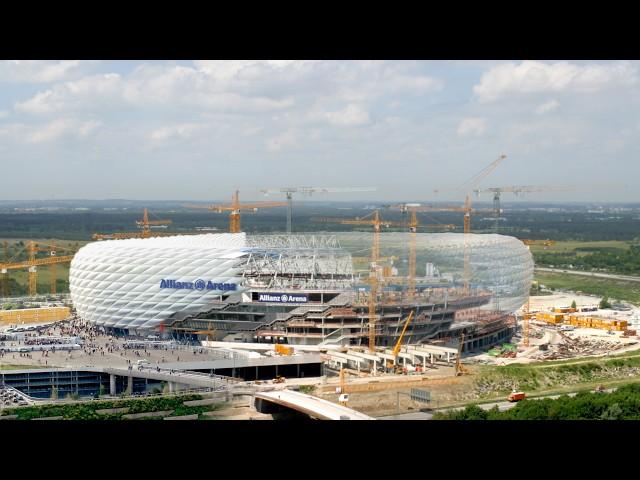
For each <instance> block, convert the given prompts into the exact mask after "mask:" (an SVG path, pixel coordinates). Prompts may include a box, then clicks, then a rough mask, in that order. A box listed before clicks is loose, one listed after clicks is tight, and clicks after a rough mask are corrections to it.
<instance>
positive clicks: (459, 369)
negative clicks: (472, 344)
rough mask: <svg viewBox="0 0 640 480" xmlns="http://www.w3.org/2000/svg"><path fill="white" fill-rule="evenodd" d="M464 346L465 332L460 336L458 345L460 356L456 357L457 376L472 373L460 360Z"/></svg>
mask: <svg viewBox="0 0 640 480" xmlns="http://www.w3.org/2000/svg"><path fill="white" fill-rule="evenodd" d="M463 346H464V332H462V333H461V334H460V343H459V344H458V354H457V355H456V369H455V376H456V377H458V376H460V375H465V374H468V373H471V372H470V371H469V369H468V368H467V367H465V366H464V365H463V364H462V362H461V361H460V358H461V356H462V347H463Z"/></svg>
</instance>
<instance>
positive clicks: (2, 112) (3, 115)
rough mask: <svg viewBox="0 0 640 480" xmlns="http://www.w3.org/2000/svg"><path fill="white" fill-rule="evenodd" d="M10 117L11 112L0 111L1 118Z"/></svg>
mask: <svg viewBox="0 0 640 480" xmlns="http://www.w3.org/2000/svg"><path fill="white" fill-rule="evenodd" d="M8 116H9V112H8V111H7V110H0V118H7V117H8Z"/></svg>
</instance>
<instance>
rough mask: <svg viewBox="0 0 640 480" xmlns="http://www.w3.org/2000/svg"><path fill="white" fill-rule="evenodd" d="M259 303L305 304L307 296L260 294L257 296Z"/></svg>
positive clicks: (307, 299)
mask: <svg viewBox="0 0 640 480" xmlns="http://www.w3.org/2000/svg"><path fill="white" fill-rule="evenodd" d="M258 301H259V302H272V303H307V302H308V301H309V297H308V296H307V295H292V294H290V293H261V294H259V295H258Z"/></svg>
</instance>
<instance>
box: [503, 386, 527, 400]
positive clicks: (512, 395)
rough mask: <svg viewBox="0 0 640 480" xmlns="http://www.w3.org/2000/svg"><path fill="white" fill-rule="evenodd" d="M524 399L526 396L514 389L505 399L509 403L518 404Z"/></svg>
mask: <svg viewBox="0 0 640 480" xmlns="http://www.w3.org/2000/svg"><path fill="white" fill-rule="evenodd" d="M525 397H526V395H525V393H524V392H518V391H516V390H515V389H514V390H513V392H511V393H510V394H509V396H508V397H507V400H508V401H510V402H519V401H520V400H524V399H525Z"/></svg>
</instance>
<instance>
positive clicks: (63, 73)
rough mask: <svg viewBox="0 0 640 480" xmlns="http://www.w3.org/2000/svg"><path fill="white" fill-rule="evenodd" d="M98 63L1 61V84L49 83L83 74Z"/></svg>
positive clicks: (76, 61) (75, 61)
mask: <svg viewBox="0 0 640 480" xmlns="http://www.w3.org/2000/svg"><path fill="white" fill-rule="evenodd" d="M95 63H96V62H89V61H78V60H63V61H40V60H5V61H0V82H8V83H49V82H57V81H60V80H65V79H68V78H70V77H72V76H75V75H79V74H81V73H82V72H83V71H84V70H86V69H87V68H89V67H91V66H93V65H94V64H95Z"/></svg>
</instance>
